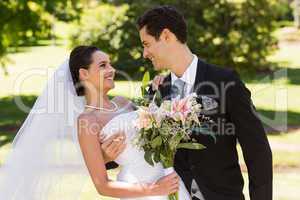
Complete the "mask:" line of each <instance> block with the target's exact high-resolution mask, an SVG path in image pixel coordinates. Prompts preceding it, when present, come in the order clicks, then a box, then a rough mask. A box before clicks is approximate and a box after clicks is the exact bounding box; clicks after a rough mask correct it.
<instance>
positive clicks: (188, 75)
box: [171, 54, 198, 99]
mask: <svg viewBox="0 0 300 200" xmlns="http://www.w3.org/2000/svg"><path fill="white" fill-rule="evenodd" d="M197 64H198V57H197V56H196V55H194V54H193V60H192V62H191V64H190V65H189V66H188V68H187V69H186V70H185V72H184V73H183V75H182V76H181V77H177V76H176V75H175V74H174V73H173V72H171V83H172V85H174V82H175V80H177V79H181V80H182V81H184V82H185V87H184V96H187V95H188V94H191V93H192V90H193V87H194V84H195V79H196V74H197ZM179 98H180V97H179V95H178V96H177V97H174V98H172V99H179Z"/></svg>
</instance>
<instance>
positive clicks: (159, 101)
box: [154, 90, 162, 106]
mask: <svg viewBox="0 0 300 200" xmlns="http://www.w3.org/2000/svg"><path fill="white" fill-rule="evenodd" d="M154 102H155V104H156V105H157V106H160V105H161V104H162V96H161V93H160V91H159V90H157V91H156V92H155V99H154Z"/></svg>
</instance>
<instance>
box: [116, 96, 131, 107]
mask: <svg viewBox="0 0 300 200" xmlns="http://www.w3.org/2000/svg"><path fill="white" fill-rule="evenodd" d="M113 101H114V102H116V103H117V104H118V105H119V106H121V107H124V106H127V105H129V104H131V101H130V100H129V99H127V98H126V97H123V96H116V97H114V98H113Z"/></svg>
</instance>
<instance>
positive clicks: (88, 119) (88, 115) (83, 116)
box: [78, 112, 97, 123]
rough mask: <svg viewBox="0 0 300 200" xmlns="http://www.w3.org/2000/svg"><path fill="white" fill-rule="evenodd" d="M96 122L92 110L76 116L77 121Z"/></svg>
mask: <svg viewBox="0 0 300 200" xmlns="http://www.w3.org/2000/svg"><path fill="white" fill-rule="evenodd" d="M83 121H85V122H89V123H92V122H96V121H97V117H96V115H95V114H94V113H93V112H83V113H81V114H80V115H79V116H78V122H83Z"/></svg>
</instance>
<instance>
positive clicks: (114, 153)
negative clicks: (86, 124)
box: [99, 132, 126, 163]
mask: <svg viewBox="0 0 300 200" xmlns="http://www.w3.org/2000/svg"><path fill="white" fill-rule="evenodd" d="M99 140H100V144H101V149H102V153H103V157H104V161H105V163H108V162H111V161H114V160H115V159H116V158H117V157H118V156H119V155H120V153H122V152H123V151H124V149H125V147H126V144H125V134H124V133H122V132H120V133H117V134H114V135H113V136H110V137H109V138H103V137H101V135H100V138H99Z"/></svg>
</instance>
